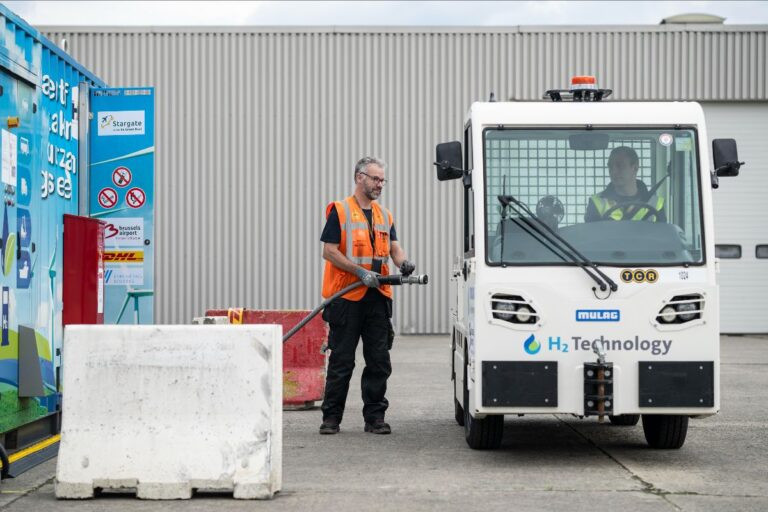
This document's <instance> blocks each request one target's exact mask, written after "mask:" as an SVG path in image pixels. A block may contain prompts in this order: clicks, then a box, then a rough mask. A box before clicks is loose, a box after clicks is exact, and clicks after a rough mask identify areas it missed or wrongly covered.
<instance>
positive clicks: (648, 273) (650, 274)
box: [620, 268, 659, 283]
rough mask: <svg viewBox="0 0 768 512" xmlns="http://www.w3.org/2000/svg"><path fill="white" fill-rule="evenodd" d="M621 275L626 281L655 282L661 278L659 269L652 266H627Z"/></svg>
mask: <svg viewBox="0 0 768 512" xmlns="http://www.w3.org/2000/svg"><path fill="white" fill-rule="evenodd" d="M620 275H621V280H622V281H624V282H625V283H655V282H656V281H658V280H659V271H658V270H655V269H652V268H649V269H648V270H643V269H641V268H638V269H635V270H632V269H629V268H625V269H624V270H622V271H621V272H620Z"/></svg>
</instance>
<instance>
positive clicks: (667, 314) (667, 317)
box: [659, 306, 677, 324]
mask: <svg viewBox="0 0 768 512" xmlns="http://www.w3.org/2000/svg"><path fill="white" fill-rule="evenodd" d="M659 317H660V318H661V321H662V322H664V323H665V324H671V323H672V322H674V321H675V318H676V317H677V311H675V308H673V307H672V306H666V307H665V308H664V309H662V310H661V312H660V313H659Z"/></svg>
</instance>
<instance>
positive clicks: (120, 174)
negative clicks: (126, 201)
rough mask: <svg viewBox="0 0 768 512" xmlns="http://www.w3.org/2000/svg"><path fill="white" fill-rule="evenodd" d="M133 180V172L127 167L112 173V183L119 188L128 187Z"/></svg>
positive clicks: (119, 168)
mask: <svg viewBox="0 0 768 512" xmlns="http://www.w3.org/2000/svg"><path fill="white" fill-rule="evenodd" d="M132 178H133V175H132V174H131V170H130V169H129V168H127V167H118V168H116V169H115V170H114V171H112V183H114V184H115V185H117V186H118V187H121V188H122V187H127V186H128V184H129V183H130V182H131V179H132Z"/></svg>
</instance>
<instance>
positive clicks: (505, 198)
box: [498, 194, 619, 292]
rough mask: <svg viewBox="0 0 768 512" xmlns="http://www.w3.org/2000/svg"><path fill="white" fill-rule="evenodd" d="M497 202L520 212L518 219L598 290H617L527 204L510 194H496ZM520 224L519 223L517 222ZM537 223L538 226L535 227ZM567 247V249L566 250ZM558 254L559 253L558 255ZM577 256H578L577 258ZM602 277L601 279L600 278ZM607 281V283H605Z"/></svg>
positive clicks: (503, 206)
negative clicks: (577, 267) (574, 266)
mask: <svg viewBox="0 0 768 512" xmlns="http://www.w3.org/2000/svg"><path fill="white" fill-rule="evenodd" d="M498 199H499V202H500V203H501V205H502V208H506V207H508V206H512V205H513V204H514V206H512V208H514V210H515V211H516V212H517V213H518V214H520V215H521V216H520V221H521V222H523V223H525V224H526V225H527V226H528V227H529V228H531V229H532V230H534V231H536V233H538V234H539V235H540V236H541V237H542V238H543V239H544V240H546V241H547V242H549V244H551V245H552V246H553V247H555V248H556V249H557V250H559V251H560V252H562V253H563V254H564V255H565V256H566V257H567V258H568V259H569V260H570V261H571V262H573V263H575V264H576V265H578V266H579V268H581V269H582V270H583V271H584V272H585V273H586V274H587V275H588V276H589V277H590V278H592V280H593V281H595V282H596V283H597V285H598V286H599V287H600V291H605V290H606V288H608V287H610V289H611V291H612V292H615V291H616V290H618V288H619V287H618V285H617V284H616V283H615V282H614V281H613V280H612V279H611V278H610V277H608V276H607V275H605V273H604V272H603V271H602V270H600V268H599V267H598V266H597V264H596V263H594V262H593V261H592V260H590V259H589V258H587V257H586V256H584V255H583V254H582V253H581V252H580V251H579V250H578V249H576V248H575V247H574V246H572V245H571V244H570V243H569V242H568V241H567V240H566V239H564V238H563V237H562V236H560V235H559V234H558V233H556V232H555V231H554V230H553V229H552V228H550V227H549V226H548V225H547V224H546V223H545V222H544V221H542V220H541V219H540V218H539V217H538V216H537V215H536V214H535V213H533V212H532V211H531V210H530V208H528V206H526V205H525V204H524V203H522V202H520V201H519V200H517V199H516V198H515V197H514V196H510V195H506V194H505V195H500V196H498ZM521 211H522V212H524V213H527V214H528V215H529V216H530V219H532V220H533V221H535V222H536V225H534V224H533V223H532V222H531V220H529V219H526V218H524V217H523V216H522V214H521ZM518 225H520V224H518ZM537 225H538V226H539V227H537ZM541 228H544V230H546V232H548V233H549V234H547V233H546V232H544V231H542V230H541ZM526 232H527V233H528V234H530V235H531V236H532V237H533V238H534V239H535V240H536V241H538V242H539V243H541V244H542V245H544V246H545V247H547V248H548V249H549V250H550V251H552V252H554V250H553V249H552V248H551V247H548V246H547V245H546V243H545V242H544V240H542V239H540V238H538V237H535V236H533V234H532V233H531V232H529V231H526ZM503 233H504V229H503V225H502V236H503ZM566 249H567V250H566ZM558 256H560V255H558ZM577 256H578V258H577ZM560 259H563V257H562V256H560ZM501 261H502V263H503V262H504V254H503V253H502V255H501ZM592 270H594V272H596V273H597V274H598V275H599V276H600V277H598V276H597V275H595V274H593V273H592ZM601 278H602V279H601ZM606 283H607V285H606Z"/></svg>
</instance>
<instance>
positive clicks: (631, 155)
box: [608, 146, 640, 167]
mask: <svg viewBox="0 0 768 512" xmlns="http://www.w3.org/2000/svg"><path fill="white" fill-rule="evenodd" d="M620 157H623V158H626V159H627V160H628V161H629V163H630V165H634V166H636V167H639V166H640V159H639V158H637V153H636V152H635V150H634V149H632V148H631V147H629V146H619V147H617V148H613V150H612V151H611V155H610V156H609V157H608V166H609V167H610V165H611V162H613V161H614V160H616V159H617V158H620Z"/></svg>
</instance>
